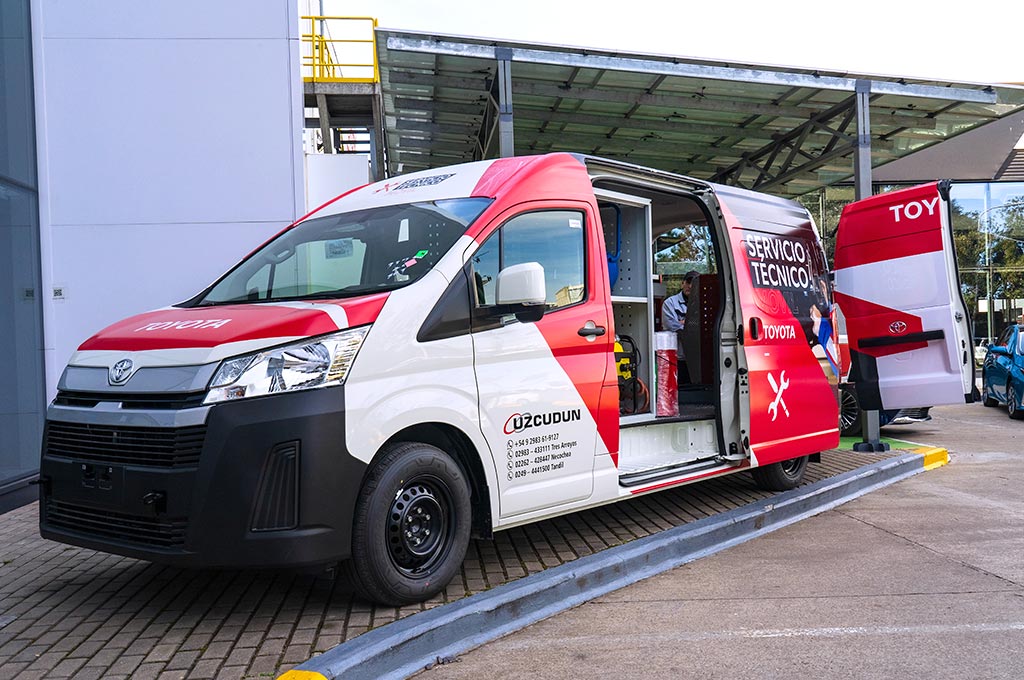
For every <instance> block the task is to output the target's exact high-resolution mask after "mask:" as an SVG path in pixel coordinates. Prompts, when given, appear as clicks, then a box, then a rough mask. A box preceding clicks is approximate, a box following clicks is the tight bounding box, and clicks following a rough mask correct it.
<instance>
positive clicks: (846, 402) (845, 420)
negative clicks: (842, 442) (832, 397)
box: [839, 383, 860, 437]
mask: <svg viewBox="0 0 1024 680" xmlns="http://www.w3.org/2000/svg"><path fill="white" fill-rule="evenodd" d="M839 433H840V434H841V435H843V436H844V437H855V436H857V435H858V434H860V402H858V401H857V391H856V389H854V387H853V385H850V384H848V383H847V384H843V385H840V386H839Z"/></svg>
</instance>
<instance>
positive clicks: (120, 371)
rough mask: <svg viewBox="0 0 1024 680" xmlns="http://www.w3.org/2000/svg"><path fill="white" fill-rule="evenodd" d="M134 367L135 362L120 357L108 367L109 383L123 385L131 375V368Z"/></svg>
mask: <svg viewBox="0 0 1024 680" xmlns="http://www.w3.org/2000/svg"><path fill="white" fill-rule="evenodd" d="M133 368H135V364H134V363H132V360H131V359H121V360H120V361H118V362H117V363H116V364H114V365H113V366H111V367H110V374H109V376H108V380H109V381H110V384H111V385H123V384H125V383H126V382H128V378H130V377H132V369H133Z"/></svg>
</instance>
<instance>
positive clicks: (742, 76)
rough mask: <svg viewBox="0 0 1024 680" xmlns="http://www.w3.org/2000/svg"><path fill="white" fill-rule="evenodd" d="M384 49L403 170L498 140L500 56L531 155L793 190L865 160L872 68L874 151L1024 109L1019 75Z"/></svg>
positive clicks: (397, 160) (417, 46)
mask: <svg viewBox="0 0 1024 680" xmlns="http://www.w3.org/2000/svg"><path fill="white" fill-rule="evenodd" d="M377 52H378V59H379V64H380V80H381V92H382V96H383V108H384V111H383V113H384V133H385V140H386V142H385V143H386V153H387V159H388V172H389V174H391V175H394V174H397V173H399V172H408V171H412V170H421V169H424V168H430V167H437V166H441V165H448V164H452V163H459V162H463V161H470V160H477V159H482V158H489V157H494V156H497V155H498V148H499V144H498V128H499V125H498V119H499V107H500V104H501V100H502V96H501V93H500V92H499V87H500V85H501V82H502V79H501V77H500V75H499V73H500V72H499V64H505V65H507V66H509V67H510V72H511V78H510V81H504V82H506V83H509V82H510V84H511V91H512V117H513V120H514V125H513V129H514V140H515V143H514V149H515V153H516V154H517V155H525V154H534V153H547V152H550V151H574V152H582V153H587V154H594V155H598V156H604V157H609V158H620V159H626V160H629V161H631V162H634V163H639V164H643V165H648V166H652V167H656V168H660V169H664V170H669V171H672V172H677V173H680V174H685V175H691V176H694V177H699V178H702V179H709V180H712V181H716V182H721V183H726V184H736V185H741V186H745V187H749V188H756V189H759V190H762V191H768V192H771V193H776V194H784V195H786V194H788V195H798V194H803V193H806V192H808V191H811V190H813V189H816V188H818V187H820V186H823V185H828V184H832V183H835V182H838V181H841V180H845V179H847V178H849V177H850V176H851V175H852V173H853V163H852V157H853V153H854V150H855V149H856V145H857V108H856V99H857V98H856V96H855V92H854V91H855V87H856V86H857V83H858V82H860V83H861V85H862V87H863V86H864V85H865V81H867V83H869V84H870V88H871V89H870V133H871V158H872V165H875V166H877V165H881V164H884V163H886V162H888V161H891V160H894V159H896V158H899V157H901V156H905V155H907V154H910V153H913V152H914V151H917V150H919V149H922V148H924V147H926V146H929V145H931V144H934V143H936V142H940V141H942V140H944V139H947V138H949V137H952V136H954V135H957V134H959V133H961V132H965V131H967V130H970V129H972V128H974V127H977V126H978V125H982V124H984V123H987V122H990V121H992V120H995V119H997V118H1000V117H1002V116H1005V115H1008V114H1010V113H1013V112H1015V111H1018V110H1024V88H1021V87H1014V86H1002V85H998V86H997V85H983V84H973V83H944V82H939V81H929V80H919V79H908V78H892V77H880V76H861V75H853V74H847V73H839V72H834V71H813V70H807V69H793V68H781V67H776V66H753V65H747V64H734V63H728V62H715V61H702V60H695V59H687V58H683V57H672V56H664V55H648V54H628V53H622V52H610V51H605V50H593V49H584V48H572V47H564V46H553V45H539V44H526V43H518V42H508V41H500V40H491V39H483V38H472V37H462V36H447V35H433V34H425V33H417V32H411V31H397V30H389V29H378V30H377ZM935 172H936V175H937V176H941V174H942V169H941V168H936V169H935Z"/></svg>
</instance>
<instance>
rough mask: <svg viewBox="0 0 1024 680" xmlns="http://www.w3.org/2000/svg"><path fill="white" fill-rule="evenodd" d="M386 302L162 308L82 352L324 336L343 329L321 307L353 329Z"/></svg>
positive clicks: (109, 331) (110, 330) (110, 331)
mask: <svg viewBox="0 0 1024 680" xmlns="http://www.w3.org/2000/svg"><path fill="white" fill-rule="evenodd" d="M387 298H388V293H379V294H377V295H372V296H368V297H365V298H358V299H354V300H346V301H344V302H329V303H317V304H315V305H312V306H310V307H308V308H305V309H301V308H299V309H297V308H291V307H279V306H276V305H273V304H262V305H261V304H249V305H225V306H217V307H200V308H190V309H181V308H173V309H164V310H159V311H155V312H147V313H145V314H139V315H137V316H132V317H129V318H127V319H125V320H123V321H119V322H118V323H115V324H113V325H112V326H108V327H107V328H105V329H103V330H102V331H100V332H99V333H97V334H96V335H94V336H92V337H91V338H89V339H88V340H86V341H85V342H84V343H82V345H81V347H79V348H78V349H79V350H82V351H88V350H120V351H124V352H141V351H146V350H157V349H184V348H191V347H216V346H218V345H223V344H226V343H230V342H242V341H245V340H260V339H264V338H282V337H309V336H315V335H323V334H325V333H331V332H333V331H337V330H341V329H340V328H338V325H337V324H336V323H335V322H334V320H333V319H332V318H331V316H330V315H329V314H328V313H327V312H326V311H324V309H323V307H326V306H327V305H329V304H330V305H335V306H338V307H342V308H344V309H345V312H346V315H347V316H348V320H349V324H348V325H349V327H351V326H359V325H363V324H367V323H372V322H373V321H375V320H376V319H377V316H378V315H379V314H380V310H381V308H382V307H383V306H384V302H385V301H386V300H387ZM318 308H319V309H318Z"/></svg>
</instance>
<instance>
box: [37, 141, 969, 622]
mask: <svg viewBox="0 0 1024 680" xmlns="http://www.w3.org/2000/svg"><path fill="white" fill-rule="evenodd" d="M922 191H924V192H930V193H927V196H928V197H927V198H923V199H919V198H915V199H913V200H915V201H924V202H923V203H922V204H921V205H924V206H925V207H927V208H928V210H927V211H918V210H916V209H914V210H911V209H907V206H906V205H905V206H903V207H902V212H900V211H895V210H890V209H889V208H888V204H886V205H885V206H882V205H879V206H876V205H875V204H873V203H871V202H870V201H867V202H863V203H862V206H863V207H862V208H861V210H860V212H859V213H857V215H858V217H857V220H856V221H855V223H851V224H853V226H852V227H850V228H848V231H849V232H850V233H849V234H847V235H845V236H843V235H842V233H841V241H840V245H841V246H842V249H841V250H840V256H841V258H840V259H841V261H840V263H839V266H840V269H839V270H838V275H839V279H838V280H839V282H840V284H841V285H842V291H843V293H844V295H845V298H844V307H845V308H846V310H847V318H848V320H849V323H850V329H851V335H852V336H854V337H856V333H861V334H862V335H863V337H865V338H866V339H865V340H863V341H861V347H862V348H863V352H862V353H863V355H864V356H865V357H866V360H865V361H864V362H863V365H862V368H861V371H862V373H861V381H859V382H858V385H861V384H864V385H867V386H872V385H874V386H875V387H876V389H875V392H878V393H880V394H881V397H880V398H881V400H882V401H885V400H886V399H887V398H888V396H887V395H888V394H889V392H894V393H898V394H899V399H900V400H901V403H902V401H905V400H908V399H909V400H910V401H913V397H912V394H910V395H908V394H907V392H906V390H904V389H903V387H902V386H905V385H910V384H911V383H905V382H901V383H899V384H896V383H897V382H898V381H899V380H904V379H906V378H908V377H909V379H914V376H915V375H917V382H916V383H912V390H911V392H913V391H915V390H922V391H925V392H927V396H926V399H925V400H926V401H928V402H929V403H939V401H940V400H941V399H950V400H961V399H963V398H964V395H965V394H969V393H970V390H969V389H967V387H966V385H967V382H965V381H967V380H968V379H969V378H968V377H964V376H962V375H961V373H962V372H964V371H970V370H973V363H971V362H970V361H967V362H966V364H967V365H966V367H965V366H957V365H956V363H957V362H956V361H954V360H953V359H958V357H959V354H957V353H956V352H958V351H959V350H958V349H957V348H958V345H957V343H959V341H960V338H959V336H958V335H957V334H956V333H957V331H956V329H954V328H953V327H951V326H949V325H948V324H946V325H941V324H940V325H939V326H936V327H935V328H933V325H932V322H933V321H935V322H936V323H938V321H936V319H938V318H939V317H940V316H942V314H941V313H940V312H942V310H943V309H945V310H946V312H947V316H949V318H950V319H952V318H953V312H951V311H949V310H950V300H951V299H953V298H954V297H956V298H957V299H958V297H959V296H954V295H953V293H954V292H955V291H954V290H953V289H951V288H949V287H948V286H947V287H945V288H943V287H942V286H938V285H937V282H936V281H929V282H928V283H929V287H928V290H929V291H930V293H932V294H933V296H932V297H931V298H929V301H928V302H929V304H931V303H932V302H934V303H936V306H935V307H931V308H929V309H927V310H924V311H920V312H919V311H917V308H913V307H908V308H897V309H889V310H885V309H883V308H882V307H881V306H880V304H879V302H878V300H879V299H883V297H882V293H883V292H884V293H885V295H884V299H886V300H890V301H891V300H893V297H892V295H891V294H890V293H891V282H890V281H889V278H887V277H891V276H896V278H897V279H898V282H899V285H901V286H902V285H903V284H908V283H909V284H912V285H910V286H909V288H910V289H912V290H913V291H915V292H916V291H919V290H920V285H921V281H920V280H919V279H918V275H917V274H916V273H915V272H916V271H917V269H916V267H917V266H918V260H922V261H924V260H927V263H928V264H929V265H933V266H934V267H936V269H935V271H936V272H939V270H941V269H942V267H943V264H942V263H943V262H944V263H945V265H948V264H949V263H950V262H951V260H948V259H947V260H943V259H942V258H943V252H942V250H943V248H944V247H946V246H950V247H951V244H950V243H947V242H946V240H947V231H948V223H942V222H941V220H940V219H939V218H938V217H936V218H935V220H934V221H935V229H936V231H935V234H940V233H941V237H940V236H934V237H933V236H931V235H929V236H928V237H927V240H926V242H924V241H922V242H921V243H918V242H917V236H915V234H916V233H917V232H912V231H911V230H910V229H909V227H910V226H920V225H923V224H924V223H925V222H926V221H929V223H930V221H931V218H932V217H933V216H935V215H938V214H939V212H940V211H941V208H942V205H943V203H942V201H941V199H940V198H936V197H938V190H937V189H936V188H935V187H934V186H932V188H931V189H930V190H924V189H923V190H922ZM923 195H924V194H922V196H923ZM890 196H893V195H890ZM915 196H916V195H915ZM872 200H873V199H872ZM900 200H902V199H900ZM907 200H908V201H909V200H910V199H909V198H908V199H907ZM908 205H914V204H913V203H908ZM894 218H895V222H896V224H897V226H899V227H908V228H907V230H906V231H905V233H904V232H900V233H901V234H902V236H900V237H899V239H904V238H905V240H899V239H897V240H896V241H891V242H892V243H894V244H897V245H898V248H897V250H895V251H892V252H890V249H889V246H888V245H885V246H884V247H879V246H878V244H877V243H876V241H877V242H881V241H885V242H886V243H889V242H890V241H886V239H892V238H894V237H893V235H892V233H891V232H890V230H889V228H888V227H887V226H886V225H883V224H881V222H880V221H881V220H888V222H889V223H891V222H893V221H894ZM926 218H928V219H927V220H926ZM876 220H877V222H876ZM908 225H909V226H908ZM844 228H845V227H844ZM929 234H931V232H929ZM684 238H685V240H686V242H685V243H683V244H682V246H685V247H682V246H680V239H684ZM843 238H846V239H847V240H846V241H843V240H842V239H843ZM897 241H898V243H897ZM872 244H874V245H872ZM919 251H920V252H919ZM680 252H685V253H687V258H688V259H687V260H686V262H687V263H686V265H685V266H686V267H687V268H693V269H696V270H697V271H698V272H699V274H700V275H699V277H698V279H697V281H696V282H695V283H694V285H693V288H692V292H691V295H690V297H689V299H688V303H689V307H688V310H687V313H686V324H685V326H684V329H683V330H682V331H681V332H680V333H679V336H678V337H679V343H678V344H680V345H681V346H682V348H683V349H684V350H685V352H684V354H683V356H684V359H685V362H686V366H687V369H688V370H687V371H686V372H685V374H684V373H683V372H682V371H679V377H680V378H681V379H680V380H679V384H678V386H677V385H675V381H676V376H675V374H671V379H668V378H667V377H666V376H668V375H669V373H666V370H667V369H665V367H664V366H660V365H659V362H668V364H669V367H671V366H672V365H673V364H674V363H675V361H676V359H677V357H676V355H675V354H674V353H673V352H671V351H657V350H656V340H657V341H658V343H659V344H658V346H659V347H661V346H662V344H661V343H663V342H664V341H665V336H664V335H657V321H656V319H657V315H656V314H655V307H656V305H657V304H658V303H659V302H660V301H661V298H662V297H663V296H664V294H665V292H666V291H664V283H663V282H664V281H666V280H671V278H672V272H673V271H674V272H676V273H678V270H679V268H680V263H679V262H678V261H675V260H674V259H673V253H680ZM609 253H611V255H609ZM886 253H890V254H889V255H886ZM695 254H696V255H695ZM891 258H899V259H895V260H891ZM609 260H612V262H611V266H609ZM890 260H891V261H890ZM673 267H674V269H673ZM943 271H944V270H943ZM947 275H948V276H951V277H952V281H953V282H955V279H956V271H955V265H954V267H953V269H951V270H949V272H948V273H947ZM908 277H909V278H908ZM656 279H659V281H660V282H659V281H656ZM910 279H913V281H911V280H910ZM933 283H934V284H936V285H931V284H933ZM950 285H952V284H950ZM882 289H885V290H884V291H883V290H882ZM942 295H946V298H945V300H944V302H943V301H942V300H940V298H942ZM918 297H920V296H918ZM831 298H832V291H831V283H830V280H829V274H828V269H827V265H826V262H825V256H824V252H823V250H822V247H821V244H820V241H819V238H818V234H817V230H816V228H815V226H814V223H813V221H812V220H811V218H810V216H809V215H808V213H807V211H806V210H804V209H803V208H802V207H800V206H799V205H798V204H796V203H794V202H792V201H788V200H783V199H779V198H774V197H771V196H767V195H763V194H758V193H754V192H750V191H746V190H742V189H737V188H733V187H726V186H717V185H712V184H709V183H707V182H703V181H700V180H696V179H690V178H687V177H682V176H678V175H673V174H669V173H665V172H661V171H657V170H652V169H647V168H642V167H637V166H633V165H629V164H625V163H620V162H613V161H608V160H603V159H599V158H591V157H586V156H577V155H571V154H564V153H558V154H550V155H545V156H536V157H517V158H503V159H498V160H489V161H481V162H476V163H469V164H465V165H458V166H453V167H449V168H442V169H435V170H429V171H424V172H419V173H415V174H412V175H407V176H403V177H398V178H393V179H389V180H386V181H383V182H377V183H375V184H370V185H367V186H364V187H361V188H358V189H355V190H353V191H351V192H348V193H347V194H344V195H342V196H340V197H338V198H337V199H335V200H333V201H331V202H330V203H328V204H326V205H324V206H322V207H321V208H319V209H318V210H316V211H314V212H313V213H311V214H310V215H308V216H306V217H305V218H303V219H301V220H299V221H298V222H297V223H296V224H294V225H292V226H291V227H289V228H288V229H286V230H285V231H283V232H282V233H281V234H279V235H278V236H277V237H275V238H274V239H272V240H271V241H269V242H268V243H266V244H265V245H263V246H262V247H261V248H259V249H258V250H256V251H255V252H254V253H252V254H251V255H250V256H248V257H247V258H246V259H244V260H243V261H242V262H241V263H239V264H238V265H237V266H236V267H235V268H234V269H232V270H231V271H230V272H228V273H227V274H226V275H225V276H224V277H223V278H221V279H220V280H219V281H217V282H216V283H214V284H213V285H212V286H210V287H209V288H207V289H206V290H204V291H203V292H202V293H200V294H199V295H197V296H196V297H194V298H193V299H191V300H188V301H186V302H183V303H181V304H178V305H175V306H173V307H168V308H166V309H161V310H157V311H154V312H150V313H147V314H142V315H139V316H135V317H132V318H129V319H126V320H124V321H121V322H119V323H116V324H114V325H112V326H110V327H109V328H106V329H104V330H103V331H101V332H99V333H97V334H96V335H95V336H93V337H92V338H89V339H88V340H86V341H85V342H84V343H83V344H82V345H81V347H80V348H79V350H78V351H77V352H76V353H75V354H74V356H73V357H72V358H71V360H70V362H69V364H68V366H67V368H66V370H65V371H64V374H63V375H62V377H61V379H60V382H59V385H58V394H57V397H56V399H55V400H54V402H53V404H52V405H51V406H50V408H49V411H48V417H47V426H46V434H45V438H44V442H43V453H42V464H41V471H40V475H41V488H42V491H41V511H40V527H41V532H42V534H43V536H45V537H47V538H51V539H54V540H58V541H63V542H66V543H71V544H75V545H81V546H86V547H90V548H95V549H99V550H103V551H107V552H112V553H118V554H123V555H131V556H134V557H139V558H143V559H147V560H152V561H156V562H163V563H169V564H177V565H184V566H211V567H214V566H215V567H280V566H313V565H322V564H330V563H335V562H338V561H345V564H346V565H348V566H347V571H348V574H349V576H350V577H351V579H352V580H353V582H354V584H355V585H356V587H357V588H358V589H359V591H360V592H361V593H362V594H363V595H364V596H366V597H367V598H369V599H373V600H377V601H380V602H389V603H404V602H412V601H416V600H420V599H424V598H427V597H429V596H431V595H432V594H434V593H436V592H438V591H439V590H440V589H441V588H442V587H443V586H444V585H445V584H446V583H447V582H448V580H450V578H451V577H452V576H453V575H454V574H455V573H456V571H457V569H458V568H459V565H460V563H461V561H462V559H463V556H464V554H465V551H466V547H467V544H468V541H469V539H470V536H471V535H475V536H488V535H490V534H491V533H492V532H493V531H497V530H500V529H505V528H508V527H512V526H516V525H520V524H524V523H527V522H532V521H535V520H539V519H543V518H547V517H552V516H555V515H560V514H564V513H568V512H573V511H575V510H579V509H582V508H588V507H593V506H596V505H600V504H603V503H610V502H614V501H617V500H621V499H624V498H630V497H632V496H636V495H638V494H645V493H650V492H653V491H657V490H659V489H665V488H670V487H674V486H678V485H681V484H686V483H690V482H695V481H697V480H702V479H708V478H711V477H715V476H720V475H725V474H730V473H734V472H738V471H741V470H749V471H751V472H752V473H753V475H754V477H755V479H756V480H757V481H758V482H759V483H760V484H762V485H764V486H767V487H770V488H774V489H784V488H790V487H792V486H795V485H796V484H798V483H799V482H800V480H801V478H802V476H803V473H804V469H805V467H806V464H807V461H808V459H809V458H813V456H814V455H815V454H816V453H818V452H820V451H822V450H823V449H828V448H831V447H835V446H836V445H837V442H838V436H839V435H838V427H837V404H836V396H835V391H836V384H837V375H838V371H839V367H838V366H837V365H836V364H837V363H838V360H836V359H835V358H834V357H835V356H836V352H835V347H834V344H833V339H832V337H831V332H830V329H831V328H832V327H833V326H832V324H833V323H834V319H833V314H832V312H833V306H832V299H831ZM916 299H917V298H915V300H916ZM858 301H859V302H858ZM943 305H944V307H943ZM880 310H881V311H880ZM883 312H884V313H883ZM890 312H891V314H889V313H890ZM890 316H891V317H892V320H891V321H890ZM879 319H881V320H879ZM897 321H899V322H900V323H901V324H904V325H900V324H897ZM922 324H924V325H923V326H922ZM876 326H877V327H878V328H876ZM879 328H880V330H879ZM936 329H938V330H940V331H945V333H944V334H943V333H941V332H940V333H938V334H937V333H936V332H935V331H936ZM890 336H891V337H890ZM966 337H967V338H969V337H970V334H969V333H968V334H967V336H966ZM669 339H670V340H672V339H673V338H669ZM905 343H910V344H905ZM669 344H670V345H671V343H669ZM815 344H821V345H823V347H825V348H826V352H825V354H826V356H827V357H832V358H833V359H832V360H831V361H828V362H824V363H820V362H819V361H818V359H817V358H816V357H815V352H814V351H813V349H812V346H813V345H815ZM947 346H948V347H947ZM954 346H956V347H954ZM616 348H618V350H619V351H616ZM954 349H956V351H954ZM925 354H927V356H928V357H933V355H934V357H933V358H934V359H935V361H936V362H945V364H944V367H945V368H946V369H949V370H948V371H945V372H943V373H941V375H940V372H939V371H938V370H937V369H936V370H931V368H928V367H927V366H925V365H924V363H922V362H921V361H919V360H918V358H919V357H921V356H923V355H925ZM954 355H956V356H954ZM867 359H870V361H868V360H867ZM872 370H874V371H875V374H876V375H875V376H874V377H876V378H877V380H875V381H874V382H872V380H871V378H872V375H871V371H872ZM890 371H891V372H892V375H893V376H898V377H894V378H893V380H894V381H895V382H893V383H888V382H886V376H887V375H889V372H890ZM624 375H626V376H627V377H628V380H624V379H623V376H624ZM929 381H930V382H929ZM932 383H934V384H932ZM940 384H941V386H942V389H941V390H940V389H939V387H938V385H940ZM961 385H964V388H963V389H961ZM876 396H877V395H876ZM655 397H657V398H655ZM666 404H667V406H668V408H667V409H663V407H664V406H665V405H666ZM666 413H667V414H668V415H664V414H666ZM659 414H662V415H659Z"/></svg>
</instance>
